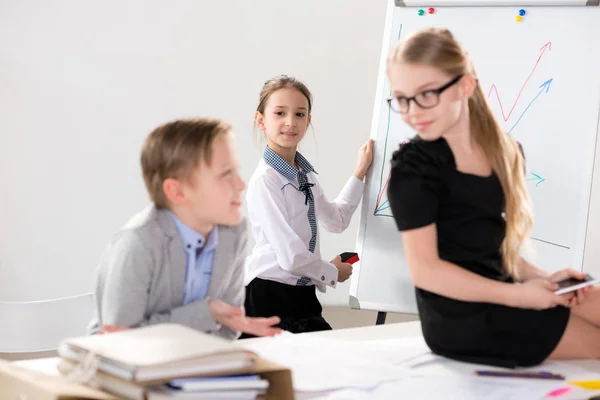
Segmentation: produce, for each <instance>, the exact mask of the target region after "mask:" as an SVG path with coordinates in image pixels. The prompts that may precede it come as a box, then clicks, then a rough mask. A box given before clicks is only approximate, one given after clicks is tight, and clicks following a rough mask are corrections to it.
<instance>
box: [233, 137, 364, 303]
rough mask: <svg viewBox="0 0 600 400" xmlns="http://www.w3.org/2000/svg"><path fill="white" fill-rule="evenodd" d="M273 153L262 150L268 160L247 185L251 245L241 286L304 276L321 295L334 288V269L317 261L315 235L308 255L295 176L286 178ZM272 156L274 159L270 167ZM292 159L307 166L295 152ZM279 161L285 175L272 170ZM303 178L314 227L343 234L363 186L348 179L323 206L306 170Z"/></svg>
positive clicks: (301, 200)
mask: <svg viewBox="0 0 600 400" xmlns="http://www.w3.org/2000/svg"><path fill="white" fill-rule="evenodd" d="M267 152H269V153H270V154H269V155H268V154H267ZM274 154H275V153H274V152H272V151H270V150H269V149H268V148H267V150H266V151H265V158H268V157H271V158H270V162H269V163H267V161H265V158H263V159H261V160H260V162H259V163H258V167H257V168H256V171H254V174H253V175H252V177H251V178H250V182H249V183H248V189H247V194H246V201H247V204H248V219H249V221H250V224H251V225H252V234H253V236H254V240H255V241H256V244H255V246H254V248H253V249H252V253H251V254H250V255H249V256H248V257H247V259H246V277H245V281H244V284H245V285H248V284H249V283H250V282H251V281H252V280H253V279H254V278H261V279H266V280H272V281H276V282H281V283H285V284H288V285H297V284H298V280H299V279H300V278H302V277H308V278H310V282H309V283H308V284H309V285H311V284H312V285H316V286H317V288H318V289H319V290H320V291H321V292H325V290H326V286H331V287H335V286H336V285H337V280H338V270H337V268H336V267H335V265H333V264H332V263H330V262H328V261H324V260H323V259H321V253H320V250H319V248H320V246H319V236H318V233H317V240H316V246H315V248H314V252H310V251H309V241H310V239H311V236H312V232H311V227H310V224H309V219H308V207H309V206H308V205H307V200H306V195H305V193H303V192H302V191H300V190H298V188H299V187H300V185H299V182H298V178H297V176H296V177H295V178H293V180H292V179H291V177H292V175H291V174H290V173H289V171H290V169H289V168H293V167H292V166H291V165H290V164H289V163H288V162H287V161H285V160H283V159H282V158H280V157H279V156H278V155H276V154H275V156H273V155H274ZM273 157H276V158H277V160H276V163H274V162H273ZM299 158H300V159H299ZM296 161H297V163H298V161H300V163H298V164H299V165H300V166H302V165H303V164H302V161H303V162H304V165H306V164H308V162H307V161H306V159H304V157H302V155H301V154H300V153H297V156H296ZM282 163H285V168H287V171H288V173H287V174H286V173H285V171H284V170H281V169H279V167H278V169H279V172H278V170H276V169H275V168H273V166H272V165H275V166H276V167H277V166H280V165H283V164H282ZM308 166H310V164H308ZM303 169H304V168H303ZM293 171H296V170H295V169H294V170H293ZM284 175H287V177H286V176H284ZM306 176H307V178H308V182H309V183H312V184H314V186H312V188H311V189H312V194H313V199H314V210H315V217H316V220H317V222H318V224H317V226H318V225H320V226H321V227H323V228H325V229H326V230H327V231H329V232H343V231H344V230H345V229H346V228H347V227H348V225H349V224H350V220H351V219H352V215H353V214H354V212H355V211H356V208H357V207H358V204H359V203H360V200H361V198H362V195H363V190H364V183H363V182H362V181H361V180H359V179H358V178H356V177H354V176H352V177H351V178H350V179H349V180H348V182H347V183H346V185H345V186H344V188H343V189H342V191H341V193H340V194H339V196H338V197H337V198H336V199H335V200H334V201H333V202H329V201H328V200H327V198H326V197H325V194H324V193H323V191H322V189H321V187H320V185H319V183H318V181H317V180H316V179H315V172H314V171H313V170H312V167H310V170H309V171H307V174H306ZM317 229H318V228H317ZM334 257H335V255H333V256H332V257H330V258H331V259H333V258H334Z"/></svg>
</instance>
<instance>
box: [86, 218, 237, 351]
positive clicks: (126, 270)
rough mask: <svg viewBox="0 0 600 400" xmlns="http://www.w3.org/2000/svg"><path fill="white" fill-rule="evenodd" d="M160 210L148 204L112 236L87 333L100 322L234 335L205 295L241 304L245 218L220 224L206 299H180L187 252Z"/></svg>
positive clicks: (102, 260) (98, 325)
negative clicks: (181, 327)
mask: <svg viewBox="0 0 600 400" xmlns="http://www.w3.org/2000/svg"><path fill="white" fill-rule="evenodd" d="M168 213H169V211H167V210H165V209H157V208H156V207H154V206H149V207H147V208H146V209H144V210H143V211H142V212H140V213H139V214H137V215H135V216H134V217H133V218H131V220H130V221H129V222H128V223H127V224H126V225H125V226H124V227H123V228H122V229H121V230H120V231H119V232H118V233H117V234H116V235H115V237H114V238H113V240H112V242H111V243H110V244H109V246H108V248H107V249H106V251H105V252H104V254H103V255H102V258H101V261H100V265H99V266H98V269H97V270H96V276H95V278H96V279H95V301H96V310H95V317H94V319H93V320H92V322H91V323H90V326H89V332H90V333H95V332H97V331H98V330H99V329H100V328H101V327H102V325H119V326H125V327H140V326H145V325H152V324H159V323H164V322H172V323H178V324H182V325H186V326H189V327H191V328H194V329H197V330H200V331H203V332H214V333H215V334H217V335H219V336H223V337H226V338H230V339H234V338H236V337H237V336H238V332H234V331H232V330H230V329H229V328H227V327H221V326H219V324H218V323H217V322H216V321H215V320H214V319H213V318H212V316H211V314H210V312H209V310H208V300H207V299H208V298H215V299H221V300H223V301H225V302H226V303H228V304H230V305H232V306H238V307H241V306H243V305H244V298H245V291H244V259H245V257H246V246H247V241H248V230H247V223H246V221H245V220H244V221H242V223H240V224H238V225H236V226H224V225H219V238H218V244H217V247H216V249H215V254H214V261H213V271H212V278H211V281H210V286H209V288H208V297H207V299H206V300H202V301H195V302H192V303H189V304H185V305H184V304H183V296H184V287H185V275H186V257H185V250H184V247H183V244H182V242H181V238H180V235H179V231H178V230H177V226H176V225H175V222H174V221H173V219H172V218H171V216H170V215H169V214H168Z"/></svg>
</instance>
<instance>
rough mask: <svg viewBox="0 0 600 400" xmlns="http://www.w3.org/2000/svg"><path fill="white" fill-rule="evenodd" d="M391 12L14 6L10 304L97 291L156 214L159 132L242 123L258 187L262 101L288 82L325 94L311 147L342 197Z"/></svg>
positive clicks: (10, 24) (0, 294) (182, 3)
mask: <svg viewBox="0 0 600 400" xmlns="http://www.w3.org/2000/svg"><path fill="white" fill-rule="evenodd" d="M385 3H386V1H385V0H377V1H375V0H304V1H302V2H291V1H281V0H262V1H254V2H248V1H241V0H233V1H232V0H227V1H214V0H211V1H208V0H204V1H198V0H177V1H170V2H167V1H158V0H153V1H146V0H144V1H142V0H138V1H131V0H130V1H116V0H109V1H104V2H81V1H78V0H54V1H52V2H46V1H41V0H37V1H36V0H24V1H18V2H17V1H12V2H9V1H4V2H1V3H0V60H1V61H0V182H2V186H3V188H2V196H0V300H4V301H24V300H41V299H48V298H54V297H62V296H70V295H75V294H79V293H83V292H87V291H90V290H91V289H92V276H93V270H94V268H95V266H96V263H97V261H98V259H99V256H100V254H101V252H102V250H103V248H104V246H105V245H106V243H107V242H108V240H109V239H110V237H111V235H112V234H113V233H114V232H115V231H116V230H117V229H118V228H119V227H120V226H121V225H122V224H123V223H124V222H125V221H126V220H127V219H128V217H129V216H130V215H131V214H133V213H134V212H136V211H137V210H139V209H140V208H142V207H143V206H144V205H145V204H146V203H147V197H146V194H145V191H144V188H143V184H142V180H141V177H140V170H139V166H138V155H139V150H140V146H141V144H142V141H143V139H144V137H145V136H146V135H147V134H148V133H149V132H150V130H151V129H152V128H154V127H155V126H156V125H157V124H159V123H161V122H164V121H166V120H169V119H172V118H175V117H182V116H200V115H211V116H216V117H221V118H224V119H226V120H227V121H229V122H231V123H232V124H233V126H234V128H235V130H236V133H237V135H238V140H239V142H238V146H239V150H240V154H241V162H242V170H243V175H244V177H245V178H246V179H247V178H249V176H250V175H251V173H252V171H253V170H254V168H255V165H256V163H257V161H258V159H259V157H260V154H261V152H260V149H259V146H258V145H257V144H256V141H255V140H254V138H253V135H252V118H253V112H254V110H255V107H256V102H257V97H258V92H259V89H260V87H261V85H262V83H263V82H264V81H265V80H267V79H268V78H270V77H272V76H273V75H276V74H281V73H286V74H291V75H295V76H297V77H298V78H300V79H301V80H303V81H304V82H305V83H306V84H307V85H308V87H309V88H310V89H311V90H312V92H313V95H314V98H315V109H314V115H313V121H314V132H315V134H314V137H313V136H312V135H309V136H308V137H307V140H306V143H305V144H304V146H303V148H304V151H305V152H306V153H307V155H308V156H309V159H311V160H312V161H313V163H314V165H315V167H316V169H317V171H318V172H319V173H320V182H321V183H322V185H323V186H324V187H325V190H326V192H327V193H328V195H329V196H330V197H333V196H335V195H336V194H337V192H338V191H339V190H340V189H341V188H342V186H343V184H344V183H345V181H346V179H347V178H348V176H350V174H351V173H352V171H353V168H354V165H355V155H356V152H357V149H358V147H359V146H360V145H361V144H362V143H363V142H364V141H365V140H366V139H367V138H368V136H369V129H370V121H371V112H372V105H373V99H374V95H375V82H376V79H377V68H378V61H379V54H380V49H381V38H382V35H383V23H384V17H385V5H386V4H385ZM357 223H358V213H357V214H356V217H355V219H354V221H353V223H352V225H351V227H350V228H349V229H348V230H347V232H345V233H344V234H341V235H333V234H323V237H322V253H323V255H324V257H327V258H329V257H333V256H334V255H335V254H337V253H340V252H342V251H347V250H350V249H353V248H354V242H355V238H356V232H357ZM347 296H348V286H347V285H340V287H339V289H338V290H336V291H331V292H330V293H328V294H327V295H326V297H325V301H326V302H328V303H337V304H347Z"/></svg>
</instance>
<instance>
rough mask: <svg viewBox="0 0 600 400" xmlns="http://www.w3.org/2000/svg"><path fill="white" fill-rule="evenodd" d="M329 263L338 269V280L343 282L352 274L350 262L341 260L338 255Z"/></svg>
mask: <svg viewBox="0 0 600 400" xmlns="http://www.w3.org/2000/svg"><path fill="white" fill-rule="evenodd" d="M331 263H332V264H333V265H335V267H336V268H337V269H338V282H345V281H347V280H348V278H350V275H352V264H348V263H345V262H342V258H341V257H340V256H336V257H335V258H334V259H333V260H331Z"/></svg>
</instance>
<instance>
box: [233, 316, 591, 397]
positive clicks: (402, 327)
mask: <svg viewBox="0 0 600 400" xmlns="http://www.w3.org/2000/svg"><path fill="white" fill-rule="evenodd" d="M303 335H311V336H319V337H323V338H336V339H343V340H352V341H354V340H356V341H361V340H374V339H397V338H402V337H407V338H408V337H415V336H422V331H421V324H420V322H419V321H411V322H402V323H396V324H386V325H373V326H366V327H360V328H350V329H336V330H332V331H323V332H311V333H305V334H303ZM263 340H265V339H263V338H257V339H245V340H243V341H244V342H246V343H257V342H258V341H263ZM267 340H268V339H267ZM544 365H546V369H548V370H551V371H552V372H556V373H563V374H565V375H567V376H568V379H569V380H578V379H580V378H579V377H578V373H579V372H580V371H581V372H585V371H587V372H597V373H600V360H569V361H550V362H548V363H545V364H544ZM542 367H543V366H540V367H537V368H535V369H543V368H542ZM476 369H492V368H487V367H483V366H481V365H476V364H467V363H461V362H456V361H453V360H449V359H443V361H442V362H440V363H432V364H431V365H427V366H423V367H419V368H418V372H419V373H425V374H432V375H440V376H473V371H474V370H476ZM292 373H293V371H292ZM580 376H581V375H580ZM595 395H600V391H585V390H583V389H579V388H577V389H574V390H572V391H571V392H570V393H568V394H565V395H562V396H560V397H557V399H559V400H582V399H588V398H590V397H592V396H595Z"/></svg>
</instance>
